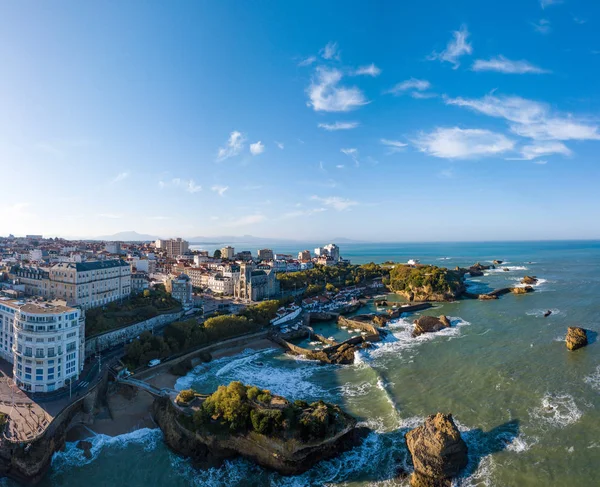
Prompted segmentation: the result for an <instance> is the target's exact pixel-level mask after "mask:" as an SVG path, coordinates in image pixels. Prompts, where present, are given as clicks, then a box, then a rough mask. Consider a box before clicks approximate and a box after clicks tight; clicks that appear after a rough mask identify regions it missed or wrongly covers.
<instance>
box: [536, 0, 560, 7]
mask: <svg viewBox="0 0 600 487" xmlns="http://www.w3.org/2000/svg"><path fill="white" fill-rule="evenodd" d="M559 3H562V0H540V6H541V7H542V8H546V7H549V6H550V5H558V4H559Z"/></svg>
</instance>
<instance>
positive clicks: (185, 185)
mask: <svg viewBox="0 0 600 487" xmlns="http://www.w3.org/2000/svg"><path fill="white" fill-rule="evenodd" d="M158 186H159V188H160V189H163V188H167V187H174V188H182V189H184V190H185V191H187V192H188V193H192V194H193V193H198V192H199V191H202V186H200V185H199V184H196V183H195V181H194V180H193V179H181V178H173V179H171V180H170V181H159V182H158Z"/></svg>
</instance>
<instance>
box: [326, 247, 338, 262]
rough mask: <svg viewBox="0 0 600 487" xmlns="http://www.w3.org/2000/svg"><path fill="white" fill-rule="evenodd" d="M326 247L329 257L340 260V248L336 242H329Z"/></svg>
mask: <svg viewBox="0 0 600 487" xmlns="http://www.w3.org/2000/svg"><path fill="white" fill-rule="evenodd" d="M324 249H325V250H326V251H327V254H328V255H329V257H331V258H332V259H333V260H334V261H335V262H338V261H339V260H340V248H339V247H338V246H337V245H336V244H333V243H331V244H327V245H325V247H324Z"/></svg>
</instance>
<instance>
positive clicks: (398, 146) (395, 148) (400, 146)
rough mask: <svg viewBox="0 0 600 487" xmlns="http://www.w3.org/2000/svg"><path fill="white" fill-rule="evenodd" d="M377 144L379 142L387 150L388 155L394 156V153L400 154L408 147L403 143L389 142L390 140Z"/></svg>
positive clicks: (397, 141)
mask: <svg viewBox="0 0 600 487" xmlns="http://www.w3.org/2000/svg"><path fill="white" fill-rule="evenodd" d="M379 142H381V143H382V144H383V145H385V146H386V147H387V148H388V149H389V151H388V154H394V153H396V152H401V151H402V150H404V148H405V147H406V146H407V145H408V144H405V143H404V142H400V141H399V140H390V139H380V140H379Z"/></svg>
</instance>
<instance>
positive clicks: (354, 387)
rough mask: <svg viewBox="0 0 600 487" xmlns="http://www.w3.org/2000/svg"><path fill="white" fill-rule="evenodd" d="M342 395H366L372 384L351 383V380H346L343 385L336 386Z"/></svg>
mask: <svg viewBox="0 0 600 487" xmlns="http://www.w3.org/2000/svg"><path fill="white" fill-rule="evenodd" d="M337 389H338V390H339V391H340V392H341V393H342V395H343V396H344V397H360V396H367V395H369V394H370V392H371V390H372V389H373V384H371V383H370V382H361V383H360V384H353V383H352V382H346V383H345V384H344V385H342V386H339V387H338V388H337Z"/></svg>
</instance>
